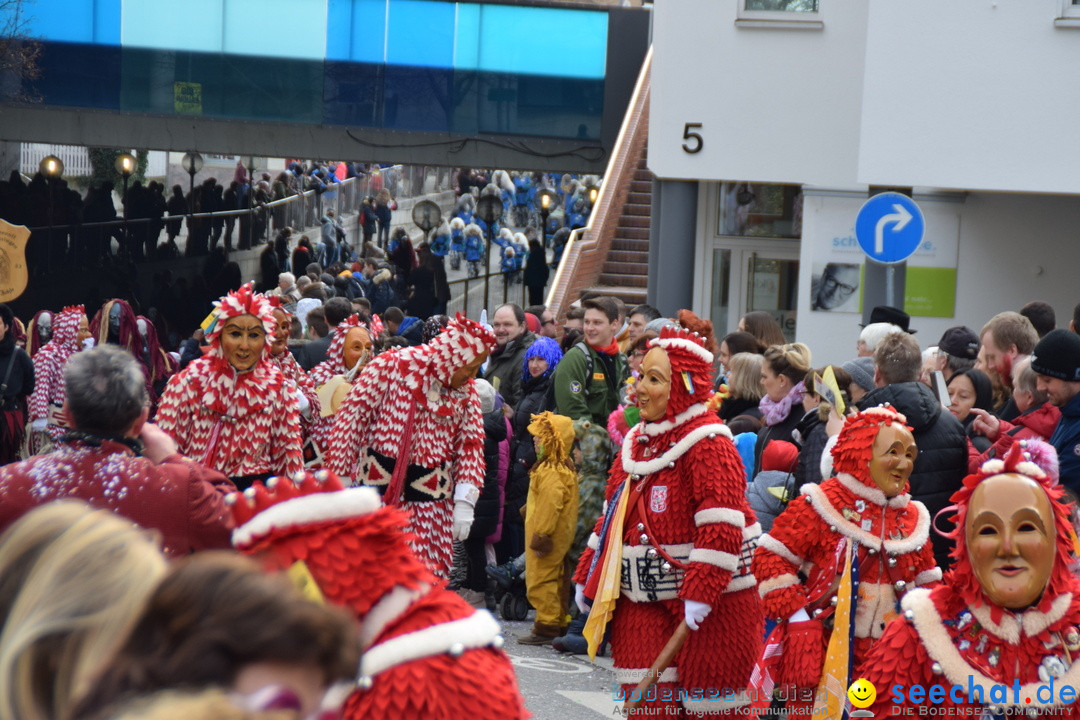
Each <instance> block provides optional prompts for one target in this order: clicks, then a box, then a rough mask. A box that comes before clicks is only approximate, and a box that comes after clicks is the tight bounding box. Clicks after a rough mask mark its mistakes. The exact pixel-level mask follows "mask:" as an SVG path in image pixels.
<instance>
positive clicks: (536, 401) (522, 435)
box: [503, 377, 555, 525]
mask: <svg viewBox="0 0 1080 720" xmlns="http://www.w3.org/2000/svg"><path fill="white" fill-rule="evenodd" d="M545 410H551V411H553V412H554V410H555V395H554V393H553V390H552V387H551V378H550V377H538V378H530V379H529V381H528V382H527V383H525V385H524V386H522V393H521V399H520V400H518V404H517V406H516V407H515V409H514V417H513V418H512V420H511V425H512V426H513V429H514V439H513V440H511V442H510V476H509V477H508V478H507V479H506V516H505V518H504V519H503V522H507V523H514V524H516V525H524V524H525V520H524V519H523V518H522V517H521V513H520V512H519V511H520V510H521V508H522V507H523V506H524V505H525V501H526V500H527V499H528V497H529V471H530V470H532V466H533V465H534V464H536V448H534V447H533V441H532V435H530V434H529V430H528V427H529V423H530V422H531V420H532V416H533V415H538V414H539V413H542V412H544V411H545Z"/></svg>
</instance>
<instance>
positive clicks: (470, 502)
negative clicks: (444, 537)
mask: <svg viewBox="0 0 1080 720" xmlns="http://www.w3.org/2000/svg"><path fill="white" fill-rule="evenodd" d="M479 498H480V490H478V489H477V488H476V486H475V485H466V484H464V483H462V484H460V485H458V486H457V487H455V488H454V528H453V530H452V534H453V536H454V540H455V541H457V542H461V541H463V540H465V539H467V538H468V537H469V530H470V529H472V524H473V517H474V516H475V513H474V512H473V508H474V507H475V506H476V501H477V500H478V499H479Z"/></svg>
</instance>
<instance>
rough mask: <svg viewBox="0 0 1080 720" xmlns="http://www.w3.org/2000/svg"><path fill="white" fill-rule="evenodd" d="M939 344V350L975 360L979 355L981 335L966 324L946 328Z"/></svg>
mask: <svg viewBox="0 0 1080 720" xmlns="http://www.w3.org/2000/svg"><path fill="white" fill-rule="evenodd" d="M937 346H938V350H941V351H942V352H944V353H948V354H949V355H952V356H953V357H957V358H963V359H964V360H974V359H975V358H977V357H978V356H979V336H978V335H976V334H975V331H974V330H972V329H971V328H969V327H967V326H965V325H958V326H956V327H951V328H949V329H948V330H946V331H945V334H944V335H942V336H941V339H940V340H938V344H937Z"/></svg>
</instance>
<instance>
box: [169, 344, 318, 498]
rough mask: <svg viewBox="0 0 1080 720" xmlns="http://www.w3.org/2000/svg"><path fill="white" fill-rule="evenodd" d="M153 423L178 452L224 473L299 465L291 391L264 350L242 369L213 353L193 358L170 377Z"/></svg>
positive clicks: (272, 470) (279, 469) (296, 415)
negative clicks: (170, 437) (155, 422)
mask: <svg viewBox="0 0 1080 720" xmlns="http://www.w3.org/2000/svg"><path fill="white" fill-rule="evenodd" d="M157 424H158V425H159V426H160V427H161V429H162V430H164V431H165V432H167V433H169V435H171V436H172V437H173V439H174V440H176V444H177V446H178V448H179V451H180V453H181V454H183V455H186V456H188V457H190V458H192V459H194V460H197V461H198V462H200V463H202V464H203V465H205V466H207V467H210V468H213V469H215V470H217V471H218V472H220V473H222V474H224V475H227V476H229V477H233V478H236V477H245V476H250V475H263V474H267V473H270V474H289V473H296V472H300V471H301V470H302V469H303V455H302V450H301V444H300V410H299V406H298V403H297V399H296V395H295V393H294V392H293V391H292V390H291V389H290V388H289V387H288V384H287V383H286V380H285V376H284V375H282V373H281V370H279V369H278V366H277V365H276V364H275V363H273V362H271V361H270V360H268V359H267V358H266V357H265V356H264V357H263V358H261V359H260V360H259V362H258V364H256V365H255V367H254V368H253V369H252V370H250V371H248V372H242V373H238V372H237V371H236V369H235V368H233V367H232V365H230V364H229V363H228V361H227V360H225V359H224V358H222V357H219V356H217V355H213V354H211V355H206V356H203V357H201V358H198V359H197V360H193V361H192V362H191V364H189V365H188V366H187V367H186V368H184V370H183V372H180V373H178V374H176V375H174V376H173V377H172V379H171V380H169V384H168V386H166V388H165V392H164V393H163V394H162V396H161V404H160V405H159V406H158V414H157Z"/></svg>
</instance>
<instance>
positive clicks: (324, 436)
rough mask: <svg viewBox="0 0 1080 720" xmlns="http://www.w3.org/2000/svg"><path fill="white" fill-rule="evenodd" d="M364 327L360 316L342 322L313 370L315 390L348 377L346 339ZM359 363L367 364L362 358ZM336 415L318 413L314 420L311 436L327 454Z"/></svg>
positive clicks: (312, 379)
mask: <svg viewBox="0 0 1080 720" xmlns="http://www.w3.org/2000/svg"><path fill="white" fill-rule="evenodd" d="M357 327H364V325H363V323H361V322H360V316H359V315H350V316H349V317H347V318H345V319H344V320H342V321H341V323H340V324H339V325H338V326H337V329H336V330H334V337H333V339H332V340H330V347H329V348H327V350H326V359H325V360H323V361H322V362H321V363H319V364H318V365H316V366H315V367H313V368H311V376H310V377H311V384H312V386H313V387H315V388H319V387H322V386H323V385H325V384H326V383H327V381H328V380H330V378H332V377H334V376H335V375H346V374H347V373H348V372H349V370H350V369H351V368H347V367H345V338H346V336H347V335H348V334H349V331H350V330H352V329H353V328H357ZM357 362H358V363H363V362H366V361H365V360H364V358H360V360H358V361H357ZM334 417H335V415H327V416H326V417H323V416H322V413H321V411H317V412H316V413H315V415H314V416H313V419H312V423H311V425H312V427H311V436H312V437H313V438H314V439H315V443H316V444H317V445H318V446H319V448H320V449H321V450H322V451H323V452H326V448H328V447H329V446H330V434H331V432H333V429H334Z"/></svg>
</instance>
